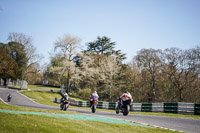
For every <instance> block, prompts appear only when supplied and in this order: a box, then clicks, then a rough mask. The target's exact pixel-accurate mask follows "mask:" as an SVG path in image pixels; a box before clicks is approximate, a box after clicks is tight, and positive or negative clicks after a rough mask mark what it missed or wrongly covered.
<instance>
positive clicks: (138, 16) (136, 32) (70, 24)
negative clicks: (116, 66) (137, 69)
mask: <svg viewBox="0 0 200 133" xmlns="http://www.w3.org/2000/svg"><path fill="white" fill-rule="evenodd" d="M10 32H18V33H23V34H25V35H27V36H31V37H32V39H33V45H34V46H35V47H36V48H37V53H39V54H42V55H43V56H44V59H43V62H42V63H44V62H46V63H49V62H50V55H49V52H51V51H52V50H53V46H54V43H55V41H56V40H57V39H58V37H62V36H63V35H64V34H70V35H72V36H77V37H79V38H81V40H82V41H81V45H82V46H83V48H84V49H86V44H87V43H88V42H93V41H95V40H96V39H97V37H98V36H101V37H102V36H107V37H109V38H111V41H112V42H116V46H115V50H121V51H122V53H125V54H126V57H127V59H126V60H125V62H127V63H128V62H129V61H131V60H132V59H133V57H134V56H136V55H137V52H138V51H140V50H141V49H143V48H145V49H149V48H153V49H161V50H164V49H166V48H171V47H177V48H180V49H189V48H194V47H196V46H200V0H0V42H2V43H7V42H8V41H7V37H8V34H9V33H10Z"/></svg>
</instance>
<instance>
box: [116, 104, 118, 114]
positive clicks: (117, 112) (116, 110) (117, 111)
mask: <svg viewBox="0 0 200 133" xmlns="http://www.w3.org/2000/svg"><path fill="white" fill-rule="evenodd" d="M116 114H119V106H117V108H116Z"/></svg>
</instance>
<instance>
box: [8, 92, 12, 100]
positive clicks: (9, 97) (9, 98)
mask: <svg viewBox="0 0 200 133" xmlns="http://www.w3.org/2000/svg"><path fill="white" fill-rule="evenodd" d="M11 98H12V96H11V95H10V94H9V95H8V97H7V101H8V102H10V101H11Z"/></svg>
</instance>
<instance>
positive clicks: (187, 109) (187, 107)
mask: <svg viewBox="0 0 200 133" xmlns="http://www.w3.org/2000/svg"><path fill="white" fill-rule="evenodd" d="M178 114H188V115H193V114H194V103H180V102H179V103H178Z"/></svg>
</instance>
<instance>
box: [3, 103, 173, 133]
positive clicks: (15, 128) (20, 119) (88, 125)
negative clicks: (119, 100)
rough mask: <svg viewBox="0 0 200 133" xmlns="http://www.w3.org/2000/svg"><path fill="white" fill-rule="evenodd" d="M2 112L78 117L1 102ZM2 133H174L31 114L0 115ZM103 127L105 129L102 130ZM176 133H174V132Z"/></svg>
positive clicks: (64, 112) (73, 113) (157, 129)
mask: <svg viewBox="0 0 200 133" xmlns="http://www.w3.org/2000/svg"><path fill="white" fill-rule="evenodd" d="M0 109H1V110H15V111H30V112H42V113H52V114H72V115H77V113H76V112H72V111H71V112H70V111H59V110H45V109H34V108H27V107H19V106H14V105H7V104H4V103H3V102H2V101H0ZM0 125H1V126H0V131H1V132H2V133H16V132H23V133H36V132H41V133H43V132H48V133H55V132H58V133H64V132H70V133H91V132H96V133H105V132H106V133H117V132H123V133H129V132H135V133H141V132H144V133H145V132H146V133H147V132H148V133H172V132H173V131H170V130H165V129H160V128H149V127H140V126H132V125H127V124H112V123H104V122H97V121H95V122H94V121H88V120H76V119H69V118H56V117H49V116H38V115H30V114H11V113H2V112H1V113H0ZM102 127H103V128H102ZM173 133H174V132H173Z"/></svg>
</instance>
